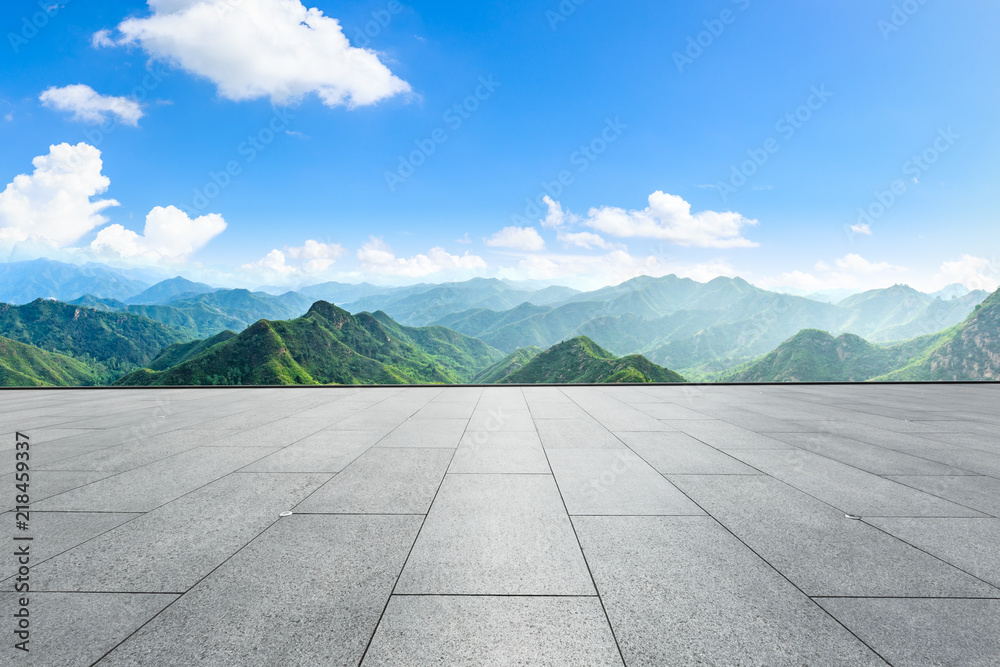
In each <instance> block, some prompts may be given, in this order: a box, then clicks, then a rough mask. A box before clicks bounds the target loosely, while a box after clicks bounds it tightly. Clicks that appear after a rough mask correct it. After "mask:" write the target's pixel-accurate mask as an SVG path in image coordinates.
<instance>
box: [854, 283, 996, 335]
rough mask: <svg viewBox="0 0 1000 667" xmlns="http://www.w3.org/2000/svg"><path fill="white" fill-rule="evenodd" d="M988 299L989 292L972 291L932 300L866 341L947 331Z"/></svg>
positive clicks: (876, 332)
mask: <svg viewBox="0 0 1000 667" xmlns="http://www.w3.org/2000/svg"><path fill="white" fill-rule="evenodd" d="M988 296H989V292H986V291H984V290H975V291H972V292H966V294H964V295H962V296H955V297H952V298H948V299H944V298H938V297H935V298H934V300H933V301H931V302H930V303H929V304H927V307H926V308H924V309H923V310H922V311H920V312H919V313H917V315H915V316H914V317H912V318H910V319H909V320H908V321H906V322H903V323H902V324H893V325H890V326H886V327H883V328H882V329H879V330H877V331H875V332H873V333H871V334H870V335H869V336H868V339H869V340H871V341H874V342H888V341H897V340H908V339H911V338H916V337H918V336H925V335H927V334H931V333H934V332H937V331H941V330H943V329H947V328H949V327H951V326H954V325H955V324H957V323H958V322H961V321H963V320H964V319H965V318H966V317H968V316H969V314H970V313H972V311H973V310H975V308H976V306H978V305H979V304H981V303H982V302H983V300H985V299H986V297H988Z"/></svg>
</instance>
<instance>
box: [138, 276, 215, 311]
mask: <svg viewBox="0 0 1000 667" xmlns="http://www.w3.org/2000/svg"><path fill="white" fill-rule="evenodd" d="M215 290H216V288H215V287H212V286H210V285H206V284H205V283H196V282H192V281H190V280H187V279H186V278H181V277H180V276H177V277H176V278H170V279H169V280H163V281H160V282H158V283H156V284H155V285H153V286H152V287H150V288H149V289H146V290H143V291H142V292H140V293H138V294H136V295H135V296H131V297H129V298H128V299H125V303H126V304H145V305H153V304H165V303H168V302H170V301H172V300H173V299H176V298H178V297H180V296H195V295H198V294H206V293H209V292H214V291H215Z"/></svg>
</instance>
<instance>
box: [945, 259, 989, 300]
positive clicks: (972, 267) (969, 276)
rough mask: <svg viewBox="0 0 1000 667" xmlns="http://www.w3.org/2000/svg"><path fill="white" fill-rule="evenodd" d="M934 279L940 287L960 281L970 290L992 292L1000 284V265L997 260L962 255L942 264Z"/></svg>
mask: <svg viewBox="0 0 1000 667" xmlns="http://www.w3.org/2000/svg"><path fill="white" fill-rule="evenodd" d="M933 281H934V283H935V284H937V285H938V286H939V287H944V286H946V285H952V284H954V283H960V284H962V285H965V287H966V288H967V289H970V290H977V289H982V290H986V291H988V292H992V291H994V290H996V289H997V286H998V285H1000V265H998V264H997V262H996V260H989V259H986V258H984V257H975V256H973V255H962V257H961V258H960V259H957V260H954V261H951V262H944V263H943V264H941V268H940V269H939V270H938V272H937V274H935V275H934V278H933Z"/></svg>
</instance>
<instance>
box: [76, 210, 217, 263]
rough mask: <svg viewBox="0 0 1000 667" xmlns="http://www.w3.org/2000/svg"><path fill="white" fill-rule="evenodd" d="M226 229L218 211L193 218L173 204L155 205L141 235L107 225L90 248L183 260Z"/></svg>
mask: <svg viewBox="0 0 1000 667" xmlns="http://www.w3.org/2000/svg"><path fill="white" fill-rule="evenodd" d="M225 229H226V221H225V220H223V219H222V216H221V215H218V214H217V213H210V214H208V215H203V216H201V217H199V218H195V219H193V220H192V219H191V218H190V217H188V215H187V213H185V212H184V211H182V210H180V209H178V208H176V207H174V206H167V207H166V208H164V207H162V206H157V207H155V208H154V209H153V210H152V211H150V212H149V214H148V215H147V216H146V226H145V228H144V229H143V233H142V235H141V236H140V235H139V234H136V233H135V232H133V231H132V230H130V229H125V227H123V226H121V225H109V226H107V227H105V228H104V229H102V230H101V231H100V232H98V233H97V237H96V238H95V239H94V240H93V241H92V242H91V243H90V248H91V249H92V250H93V251H95V252H96V253H98V254H111V255H117V256H118V257H122V258H144V259H148V260H151V261H153V262H155V261H158V260H161V259H166V260H171V261H183V260H184V259H186V258H187V256H188V255H190V254H191V253H193V252H195V251H197V250H200V249H201V248H203V247H204V246H205V245H206V244H208V242H209V241H211V240H212V239H213V238H215V237H216V236H218V235H219V234H221V233H222V232H223V231H224V230H225Z"/></svg>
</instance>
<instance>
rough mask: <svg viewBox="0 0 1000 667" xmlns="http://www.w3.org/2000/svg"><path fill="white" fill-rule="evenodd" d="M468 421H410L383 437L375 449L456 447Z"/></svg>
mask: <svg viewBox="0 0 1000 667" xmlns="http://www.w3.org/2000/svg"><path fill="white" fill-rule="evenodd" d="M468 423H469V420H468V419H416V418H414V419H410V420H407V421H405V422H403V423H402V424H400V425H399V426H398V427H397V428H396V429H395V430H394V431H392V432H391V433H390V434H389V435H387V436H385V438H383V439H382V440H381V441H380V442H379V443H378V445H376V446H377V447H425V448H426V447H452V448H453V447H458V443H459V441H460V440H461V439H462V434H463V433H465V428H466V426H467V425H468Z"/></svg>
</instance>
